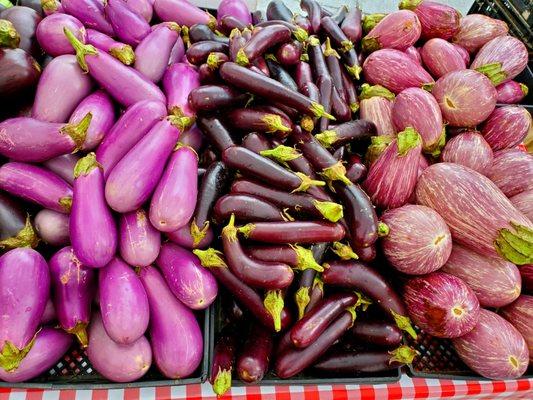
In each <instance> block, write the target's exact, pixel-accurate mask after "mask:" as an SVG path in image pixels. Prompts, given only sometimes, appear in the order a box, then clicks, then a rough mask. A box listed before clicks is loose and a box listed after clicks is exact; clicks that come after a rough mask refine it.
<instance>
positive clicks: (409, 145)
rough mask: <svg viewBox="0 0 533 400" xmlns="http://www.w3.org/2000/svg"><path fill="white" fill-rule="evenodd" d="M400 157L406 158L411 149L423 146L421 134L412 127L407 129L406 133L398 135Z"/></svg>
mask: <svg viewBox="0 0 533 400" xmlns="http://www.w3.org/2000/svg"><path fill="white" fill-rule="evenodd" d="M397 144H398V155H399V156H400V157H403V156H405V155H406V154H407V153H408V152H409V151H410V150H411V149H414V148H415V147H417V146H420V145H421V144H422V138H421V137H420V134H419V133H418V132H417V131H416V130H415V129H414V128H411V127H407V128H405V130H404V131H402V132H400V133H398V136H397Z"/></svg>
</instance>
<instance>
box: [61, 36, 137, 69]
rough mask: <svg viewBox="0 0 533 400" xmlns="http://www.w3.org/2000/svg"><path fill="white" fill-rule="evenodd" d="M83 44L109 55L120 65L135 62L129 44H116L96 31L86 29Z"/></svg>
mask: <svg viewBox="0 0 533 400" xmlns="http://www.w3.org/2000/svg"><path fill="white" fill-rule="evenodd" d="M63 35H64V33H63ZM85 43H87V44H90V45H92V46H94V47H96V48H97V49H100V50H103V51H105V52H107V53H109V54H111V55H112V56H113V57H115V58H116V59H117V60H119V61H120V62H121V63H122V64H125V65H131V64H133V62H134V61H135V53H134V52H133V48H132V47H131V46H130V45H129V44H125V43H121V42H117V41H115V40H114V39H112V38H110V37H109V36H107V35H106V34H104V33H101V32H99V31H97V30H94V29H87V39H86V41H85ZM71 47H72V46H71Z"/></svg>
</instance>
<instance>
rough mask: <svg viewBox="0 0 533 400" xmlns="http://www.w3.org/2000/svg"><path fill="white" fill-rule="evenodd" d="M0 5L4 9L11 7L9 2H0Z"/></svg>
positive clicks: (6, 0) (5, 0)
mask: <svg viewBox="0 0 533 400" xmlns="http://www.w3.org/2000/svg"><path fill="white" fill-rule="evenodd" d="M0 5H2V6H4V8H11V7H13V4H12V3H11V2H10V1H9V0H0Z"/></svg>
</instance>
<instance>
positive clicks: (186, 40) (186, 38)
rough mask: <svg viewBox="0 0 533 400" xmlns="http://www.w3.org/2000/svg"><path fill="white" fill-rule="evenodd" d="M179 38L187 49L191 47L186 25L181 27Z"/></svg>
mask: <svg viewBox="0 0 533 400" xmlns="http://www.w3.org/2000/svg"><path fill="white" fill-rule="evenodd" d="M181 38H182V39H183V44H184V45H185V46H186V47H187V48H189V46H190V45H191V38H190V37H189V27H188V26H187V25H183V27H182V28H181Z"/></svg>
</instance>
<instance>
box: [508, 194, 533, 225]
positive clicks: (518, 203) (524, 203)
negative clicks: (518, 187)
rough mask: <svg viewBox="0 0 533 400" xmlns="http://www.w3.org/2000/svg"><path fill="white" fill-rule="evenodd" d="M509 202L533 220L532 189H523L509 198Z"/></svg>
mask: <svg viewBox="0 0 533 400" xmlns="http://www.w3.org/2000/svg"><path fill="white" fill-rule="evenodd" d="M509 200H511V203H513V205H514V206H515V207H516V208H517V209H518V210H519V211H521V212H522V213H523V214H524V215H525V216H526V217H528V218H529V219H530V220H531V221H533V189H529V190H524V191H523V192H522V193H518V194H515V195H514V196H513V197H511V198H509Z"/></svg>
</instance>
